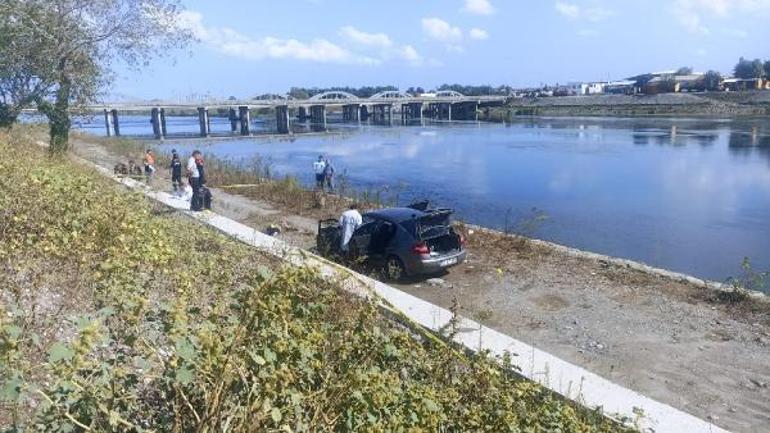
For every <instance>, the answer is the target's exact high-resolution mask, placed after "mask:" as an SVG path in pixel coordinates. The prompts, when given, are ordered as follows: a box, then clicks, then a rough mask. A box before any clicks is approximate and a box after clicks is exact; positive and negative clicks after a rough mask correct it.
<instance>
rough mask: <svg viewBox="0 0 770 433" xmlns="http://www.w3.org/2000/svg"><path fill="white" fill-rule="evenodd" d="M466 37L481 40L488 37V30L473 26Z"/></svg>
mask: <svg viewBox="0 0 770 433" xmlns="http://www.w3.org/2000/svg"><path fill="white" fill-rule="evenodd" d="M468 37H470V38H471V39H476V40H479V41H483V40H484V39H489V32H487V31H486V30H483V29H477V28H473V29H471V31H470V32H469V33H468Z"/></svg>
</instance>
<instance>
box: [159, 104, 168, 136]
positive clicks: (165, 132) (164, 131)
mask: <svg viewBox="0 0 770 433" xmlns="http://www.w3.org/2000/svg"><path fill="white" fill-rule="evenodd" d="M160 133H161V134H162V135H163V137H164V138H165V137H168V128H166V109H165V108H161V109H160Z"/></svg>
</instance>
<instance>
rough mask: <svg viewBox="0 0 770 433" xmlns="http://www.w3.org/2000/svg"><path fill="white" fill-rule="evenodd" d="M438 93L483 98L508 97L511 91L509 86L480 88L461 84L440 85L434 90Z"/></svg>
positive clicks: (482, 86)
mask: <svg viewBox="0 0 770 433" xmlns="http://www.w3.org/2000/svg"><path fill="white" fill-rule="evenodd" d="M436 90H438V91H444V90H454V91H455V92H460V93H462V94H463V95H465V96H484V95H499V96H508V95H510V94H511V92H512V91H513V88H512V87H511V86H497V87H493V86H490V85H488V84H485V85H480V86H465V85H462V84H442V85H440V86H438V88H436Z"/></svg>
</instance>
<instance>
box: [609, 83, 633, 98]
mask: <svg viewBox="0 0 770 433" xmlns="http://www.w3.org/2000/svg"><path fill="white" fill-rule="evenodd" d="M604 93H606V94H608V95H633V94H635V93H636V80H622V81H611V82H609V83H606V84H605V85H604Z"/></svg>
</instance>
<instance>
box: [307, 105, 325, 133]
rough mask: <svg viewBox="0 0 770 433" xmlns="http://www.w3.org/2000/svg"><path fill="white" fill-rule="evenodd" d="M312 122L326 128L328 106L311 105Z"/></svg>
mask: <svg viewBox="0 0 770 433" xmlns="http://www.w3.org/2000/svg"><path fill="white" fill-rule="evenodd" d="M310 121H311V122H312V123H319V124H323V126H324V128H326V106H325V105H311V106H310Z"/></svg>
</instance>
